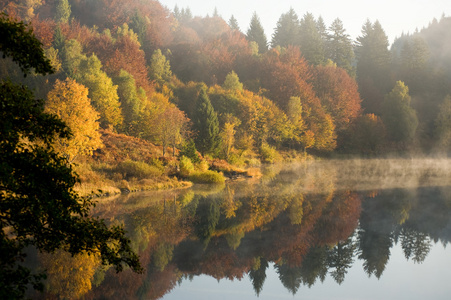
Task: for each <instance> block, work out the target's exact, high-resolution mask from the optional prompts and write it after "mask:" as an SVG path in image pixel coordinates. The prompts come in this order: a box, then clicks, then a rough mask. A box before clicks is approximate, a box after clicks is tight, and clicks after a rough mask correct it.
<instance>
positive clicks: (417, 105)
mask: <svg viewBox="0 0 451 300" xmlns="http://www.w3.org/2000/svg"><path fill="white" fill-rule="evenodd" d="M0 5H1V7H0V9H1V10H2V11H4V12H6V13H7V14H8V16H9V17H11V18H14V19H16V20H22V21H24V22H26V23H29V24H31V26H32V28H33V30H34V33H35V35H36V36H37V37H38V38H39V40H40V41H41V42H42V44H43V48H44V50H45V54H46V56H47V58H48V59H50V61H51V63H52V66H53V68H54V70H55V72H54V74H52V75H50V76H46V77H43V76H40V75H36V76H33V75H32V76H28V77H26V78H24V79H23V78H22V77H23V76H22V74H21V73H20V72H19V71H18V68H17V67H16V66H15V65H14V64H13V63H11V62H10V61H8V60H3V61H2V62H1V67H0V73H1V76H2V77H10V78H12V79H14V80H19V79H20V80H24V81H25V84H26V85H27V86H29V87H31V88H33V89H34V90H35V93H36V95H37V96H38V97H40V98H43V99H46V102H47V103H46V109H47V111H48V112H51V113H55V114H57V115H59V116H60V117H61V118H62V119H63V120H64V121H66V123H67V124H68V125H69V127H70V128H71V129H72V131H73V135H74V138H73V139H72V140H70V141H68V140H61V141H60V142H59V143H58V145H55V147H56V148H57V149H60V151H61V153H63V154H64V155H65V156H66V157H67V159H68V160H69V161H71V162H72V161H74V160H75V159H79V158H80V157H81V156H83V155H91V154H92V153H93V151H95V150H96V149H99V148H101V147H102V144H103V143H104V142H105V140H102V136H104V135H106V134H107V133H108V132H110V133H118V134H122V135H125V136H128V137H133V138H139V139H143V140H146V141H148V142H150V143H152V144H155V145H158V146H161V147H162V148H161V149H162V153H161V155H160V156H163V157H165V156H166V157H167V156H171V155H172V156H174V155H175V154H178V153H180V152H179V151H181V153H182V154H184V155H185V156H186V157H188V158H190V160H191V161H195V160H196V159H197V155H193V154H192V153H193V151H195V150H197V151H198V152H199V153H200V154H202V156H205V155H208V157H210V158H219V159H224V160H227V161H228V162H230V163H232V164H235V165H238V166H246V164H247V165H249V164H252V163H255V161H257V160H260V161H262V162H274V161H277V160H278V159H281V157H282V156H281V155H280V153H300V154H303V155H305V154H307V153H308V154H313V155H322V156H324V155H331V154H353V155H393V154H397V155H400V154H405V153H408V154H409V155H412V154H418V153H426V154H431V153H434V154H435V153H447V151H448V149H449V146H450V142H451V124H450V122H451V121H450V120H451V97H450V95H451V84H450V83H451V49H450V47H449V45H450V44H451V33H450V31H449V30H448V28H449V27H450V25H451V18H450V17H446V16H442V17H441V19H440V20H435V19H434V20H432V21H431V23H430V24H429V26H428V27H427V28H423V29H421V30H418V31H416V32H414V33H411V34H403V35H401V36H400V37H399V38H397V39H396V40H395V42H394V43H393V44H392V45H391V46H390V45H389V42H388V38H387V35H386V34H385V32H384V29H383V27H382V24H380V23H379V22H378V21H377V20H376V21H373V22H372V21H370V20H368V21H367V22H366V23H365V24H363V26H362V31H361V35H360V36H359V37H358V38H357V39H356V40H355V41H353V40H351V39H350V37H349V35H348V34H347V33H346V29H345V28H344V27H343V23H342V21H341V20H340V19H339V18H337V19H336V20H335V21H333V22H332V24H325V23H324V21H323V19H322V18H321V17H320V16H319V17H315V16H313V15H312V14H310V13H308V12H307V13H305V14H304V15H298V13H297V12H295V11H294V10H293V9H290V10H289V11H288V12H286V13H285V14H282V15H281V16H280V18H279V21H278V22H277V24H276V25H275V31H274V34H273V35H272V36H271V39H270V40H269V39H268V38H267V36H266V35H265V32H264V30H263V27H262V25H261V23H260V19H259V17H258V15H257V14H255V13H254V15H253V17H252V19H251V20H250V23H249V27H248V28H247V29H245V30H244V29H240V28H239V27H238V23H237V21H236V19H235V18H234V17H233V16H231V18H230V19H229V20H228V21H226V20H224V19H223V18H222V17H221V16H220V15H219V13H218V12H217V11H216V10H215V11H214V12H212V15H211V16H208V15H207V16H205V17H199V16H193V15H192V13H191V11H190V9H189V8H179V7H175V8H174V9H173V10H172V11H171V10H170V9H168V8H166V7H164V6H163V5H162V4H161V3H160V2H158V1H141V0H128V1H117V0H100V1H88V0H70V1H69V0H46V1H22V0H16V1H2V2H1V4H0ZM194 148H195V149H194ZM194 153H195V152H194ZM292 155H295V154H292Z"/></svg>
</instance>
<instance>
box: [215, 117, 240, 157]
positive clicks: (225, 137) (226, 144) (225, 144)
mask: <svg viewBox="0 0 451 300" xmlns="http://www.w3.org/2000/svg"><path fill="white" fill-rule="evenodd" d="M235 126H236V123H234V122H226V123H225V124H224V128H223V129H222V130H221V132H220V134H219V135H220V139H221V148H222V154H223V155H224V157H225V159H226V160H229V159H230V154H231V153H232V150H233V145H234V143H235V133H236V130H235Z"/></svg>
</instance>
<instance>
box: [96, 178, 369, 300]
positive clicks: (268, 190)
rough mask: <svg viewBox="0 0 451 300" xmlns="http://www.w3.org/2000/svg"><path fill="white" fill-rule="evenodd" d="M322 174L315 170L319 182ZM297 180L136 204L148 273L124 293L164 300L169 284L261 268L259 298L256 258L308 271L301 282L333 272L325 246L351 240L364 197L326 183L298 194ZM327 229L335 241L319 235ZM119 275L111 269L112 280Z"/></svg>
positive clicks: (133, 222)
mask: <svg viewBox="0 0 451 300" xmlns="http://www.w3.org/2000/svg"><path fill="white" fill-rule="evenodd" d="M281 175H284V173H279V175H277V176H276V177H280V176H281ZM286 175H287V176H288V174H286ZM321 175H323V174H322V173H320V172H317V173H315V176H316V178H319V177H320V176H321ZM315 176H313V177H315ZM332 177H333V176H332ZM311 180H312V181H314V178H311ZM326 181H328V180H326ZM293 182H294V184H293V185H291V186H290V184H287V185H284V186H283V187H281V186H279V184H278V183H277V181H275V180H267V181H264V184H262V185H249V184H240V183H239V182H237V183H234V184H230V185H228V186H227V188H226V189H224V190H222V191H219V192H217V193H216V194H214V195H208V196H207V195H206V196H200V195H195V194H194V193H196V191H195V190H194V193H184V194H183V195H182V196H180V197H178V198H174V194H170V193H169V194H166V195H165V196H161V198H160V199H159V200H157V201H152V203H151V204H150V205H149V203H148V202H145V201H144V202H143V203H142V204H140V203H139V202H134V201H132V200H129V202H130V206H129V208H133V209H131V210H132V214H131V216H130V217H126V216H123V218H130V220H127V219H126V220H125V223H126V224H129V225H128V228H127V229H128V231H129V232H131V233H132V236H133V238H132V240H133V242H134V244H135V245H136V246H137V247H139V249H140V256H141V259H142V263H143V265H145V266H146V269H147V275H146V276H145V277H146V278H137V277H135V276H133V274H128V275H126V277H121V278H125V279H121V280H125V281H127V282H128V283H126V282H125V281H124V284H130V286H127V287H124V289H126V290H127V293H128V295H132V294H134V295H138V294H139V295H140V297H144V298H149V299H155V297H156V296H157V295H160V296H162V295H164V293H165V292H164V289H163V287H165V288H166V289H167V290H170V289H172V288H173V287H174V286H175V284H176V281H177V280H178V279H180V278H181V276H182V274H189V275H190V276H193V275H199V274H208V275H210V276H213V277H214V278H216V279H218V280H219V279H223V278H228V279H241V278H243V276H244V275H245V274H246V273H248V272H250V271H251V270H253V275H252V276H254V277H253V279H252V280H253V282H254V281H255V282H254V283H253V284H254V286H255V290H256V292H257V293H258V292H259V291H260V290H261V287H262V286H261V285H262V284H263V282H264V278H265V270H266V267H262V268H260V267H259V266H258V264H257V263H256V261H264V262H276V263H278V264H280V265H281V266H282V265H284V266H286V267H283V268H282V269H284V268H288V269H287V272H291V271H289V270H291V268H298V269H299V268H301V269H300V271H299V272H300V273H299V274H301V275H302V278H301V281H302V282H305V283H306V284H308V283H311V282H314V281H315V280H316V278H317V277H318V276H320V275H321V274H323V273H324V272H323V271H324V269H326V271H327V267H328V265H327V264H326V262H325V258H327V257H328V255H329V252H328V251H329V250H328V249H329V246H324V245H336V244H339V242H340V241H344V240H347V235H349V234H351V232H352V230H353V229H354V227H355V226H356V224H357V218H358V216H359V212H360V199H359V197H357V196H356V195H355V194H352V193H350V192H334V190H333V184H318V185H320V186H327V187H328V188H327V190H326V193H325V194H322V195H317V194H310V193H306V194H301V193H299V191H296V186H297V185H299V183H300V182H299V180H294V181H293ZM328 182H329V183H330V182H331V181H328ZM275 191H276V192H275ZM201 193H202V191H201ZM275 193H276V194H275ZM186 197H187V200H186V199H185V198H186ZM144 203H146V205H145V204H144ZM118 218H122V217H118ZM320 229H324V230H325V231H326V232H328V233H330V235H331V236H329V235H327V234H322V235H321V234H319V232H320ZM338 250H339V249H338ZM315 253H317V254H318V253H320V254H321V257H322V258H321V259H317V260H316V261H315V262H309V263H307V262H306V259H308V260H310V259H309V258H306V257H308V256H309V255H310V256H313V257H314V256H315V255H316V254H315ZM323 256H324V257H323ZM323 258H324V259H323ZM336 260H337V259H336ZM333 263H334V266H335V265H337V266H336V267H335V268H336V269H337V270H335V269H334V270H335V271H334V272H335V273H337V274H336V277H337V278H338V279H340V280H341V278H342V277H343V276H344V274H345V271H346V269H344V268H343V267H341V265H339V264H338V263H339V262H338V261H337V262H333ZM265 266H266V264H265ZM343 270H344V271H343ZM335 273H334V274H335ZM301 275H299V276H301ZM321 276H322V275H321ZM114 277H115V275H114V274H113V273H112V272H108V273H107V276H106V280H107V281H108V282H109V281H110V280H112V279H113V278H114ZM287 280H288V278H287ZM157 282H158V283H157ZM107 284H110V283H107ZM102 289H104V288H103V287H102ZM115 289H116V288H115ZM121 295H122V296H124V295H126V294H125V293H122V292H121ZM111 298H112V299H119V298H120V297H119V296H117V295H116V296H115V297H111Z"/></svg>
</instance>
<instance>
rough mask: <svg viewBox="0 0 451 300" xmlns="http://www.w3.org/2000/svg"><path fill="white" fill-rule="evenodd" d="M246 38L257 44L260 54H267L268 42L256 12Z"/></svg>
mask: <svg viewBox="0 0 451 300" xmlns="http://www.w3.org/2000/svg"><path fill="white" fill-rule="evenodd" d="M246 37H247V39H248V40H249V41H251V42H252V41H254V42H256V43H257V45H258V52H259V53H265V52H266V51H267V50H268V40H267V38H266V35H265V31H264V29H263V26H262V24H261V23H260V19H259V17H258V16H257V13H256V12H254V14H253V15H252V19H251V23H250V24H249V29H248V30H247V33H246Z"/></svg>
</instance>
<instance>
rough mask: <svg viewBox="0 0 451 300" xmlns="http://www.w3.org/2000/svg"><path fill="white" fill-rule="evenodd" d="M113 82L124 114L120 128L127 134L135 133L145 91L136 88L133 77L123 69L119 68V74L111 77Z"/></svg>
mask: <svg viewBox="0 0 451 300" xmlns="http://www.w3.org/2000/svg"><path fill="white" fill-rule="evenodd" d="M113 82H114V84H115V85H117V94H118V96H119V101H120V103H121V110H122V114H123V116H124V123H123V126H122V129H123V130H124V132H126V133H128V134H131V135H137V133H138V132H139V129H138V123H139V121H140V117H141V111H142V110H143V107H144V102H145V100H146V93H145V91H143V90H142V88H140V89H137V88H136V82H135V79H134V78H133V76H132V75H131V74H130V73H128V72H127V71H125V70H121V71H120V72H119V76H117V77H114V78H113Z"/></svg>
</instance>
